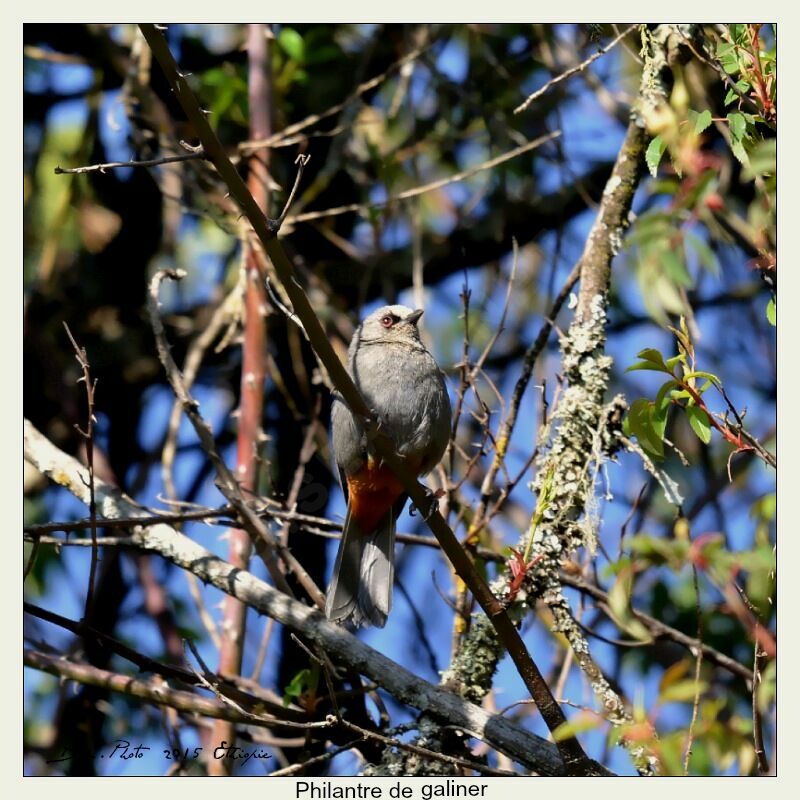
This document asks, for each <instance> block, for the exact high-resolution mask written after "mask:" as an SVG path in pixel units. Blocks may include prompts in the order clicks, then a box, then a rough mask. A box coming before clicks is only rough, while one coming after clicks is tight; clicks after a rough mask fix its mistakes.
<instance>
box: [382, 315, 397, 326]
mask: <svg viewBox="0 0 800 800" xmlns="http://www.w3.org/2000/svg"><path fill="white" fill-rule="evenodd" d="M381 325H383V327H384V328H391V327H392V325H394V317H392V316H390V315H389V314H387V315H386V316H385V317H381Z"/></svg>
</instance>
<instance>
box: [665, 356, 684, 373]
mask: <svg viewBox="0 0 800 800" xmlns="http://www.w3.org/2000/svg"><path fill="white" fill-rule="evenodd" d="M685 363H686V356H685V355H684V354H683V353H681V354H680V355H677V356H672V358H668V359H667V369H670V370H673V369H675V367H677V366H678V364H685Z"/></svg>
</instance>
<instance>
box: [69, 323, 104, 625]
mask: <svg viewBox="0 0 800 800" xmlns="http://www.w3.org/2000/svg"><path fill="white" fill-rule="evenodd" d="M63 325H64V330H65V331H66V332H67V336H68V337H69V340H70V342H71V343H72V347H73V349H74V350H75V359H76V360H77V362H78V364H80V367H81V372H82V375H81V377H80V378H79V379H78V383H81V382H83V385H84V386H85V388H86V430H83V429H82V428H81V427H80V425H78V424H77V423H76V424H75V425H74V426H73V427H74V428H75V430H76V431H77V432H78V433H79V434H80V436H81V438H82V439H83V440H84V442H85V443H86V466H87V469H88V471H89V528H90V530H91V532H92V560H91V562H90V564H89V583H88V586H87V588H86V604H85V606H84V611H83V615H84V617H85V618H86V619H87V620H88V619H89V618H90V617H91V615H92V603H93V601H94V584H95V580H96V575H97V555H98V553H97V503H96V501H95V491H94V488H95V487H94V424H95V422H96V420H95V416H94V392H95V389H96V388H97V381H96V380H94V381H93V380H92V375H91V372H90V368H89V359H88V357H87V355H86V349H85V348H83V347H79V346H78V343H77V342H76V341H75V337H73V335H72V331H71V330H70V329H69V325H67V323H66V322H64V323H63Z"/></svg>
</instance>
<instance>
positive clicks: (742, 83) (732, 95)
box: [725, 79, 750, 106]
mask: <svg viewBox="0 0 800 800" xmlns="http://www.w3.org/2000/svg"><path fill="white" fill-rule="evenodd" d="M736 88H737V89H738V90H739V91H740V92H742V93H746V92H747V90H748V89H749V88H750V84H749V83H748V82H747V81H746V80H744V79H742V80H738V81H736ZM738 99H739V95H738V93H737V92H736V91H735V90H734V89H733V88H731V89H728V94H726V95H725V105H726V106H728V105H730V104H731V103H732V102H733V101H734V100H738Z"/></svg>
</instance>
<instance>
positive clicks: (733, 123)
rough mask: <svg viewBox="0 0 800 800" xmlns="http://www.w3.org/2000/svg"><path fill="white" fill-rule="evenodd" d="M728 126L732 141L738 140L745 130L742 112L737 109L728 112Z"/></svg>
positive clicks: (745, 125) (745, 121)
mask: <svg viewBox="0 0 800 800" xmlns="http://www.w3.org/2000/svg"><path fill="white" fill-rule="evenodd" d="M728 126H729V128H730V131H731V137H732V138H733V140H734V142H740V141H741V140H742V139H743V138H744V134H745V131H746V130H747V120H746V119H745V118H744V114H741V113H739V112H738V111H734V112H732V113H730V114H728Z"/></svg>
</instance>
